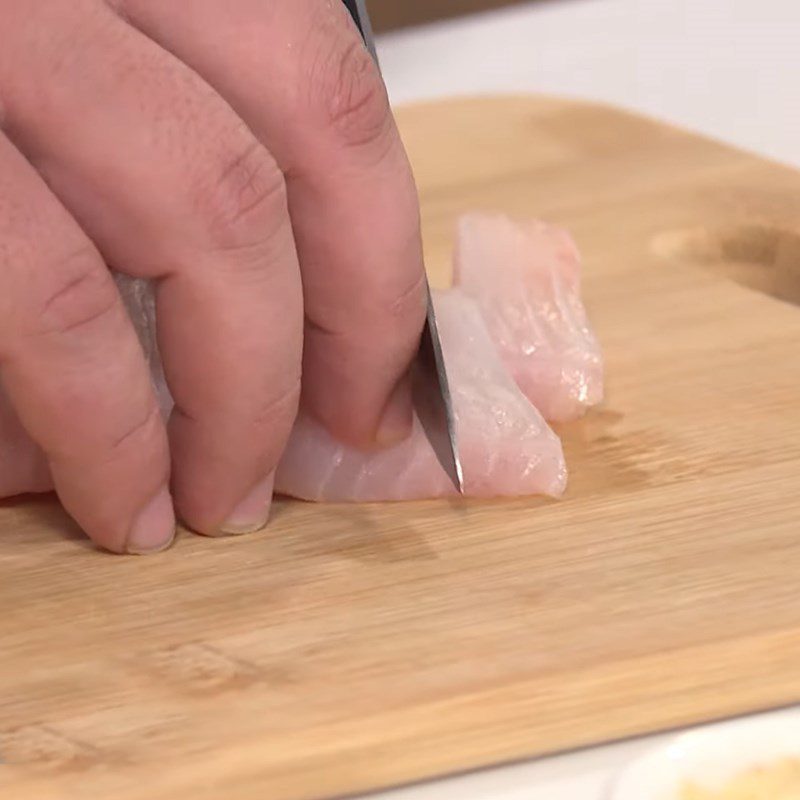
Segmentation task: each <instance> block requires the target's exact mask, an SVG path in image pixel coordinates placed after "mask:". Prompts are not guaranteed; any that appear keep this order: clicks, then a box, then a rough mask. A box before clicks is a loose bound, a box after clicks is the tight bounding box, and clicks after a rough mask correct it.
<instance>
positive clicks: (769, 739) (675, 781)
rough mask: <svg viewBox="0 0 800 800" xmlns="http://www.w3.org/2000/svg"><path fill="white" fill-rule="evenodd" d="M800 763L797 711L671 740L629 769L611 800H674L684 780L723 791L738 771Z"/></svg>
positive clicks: (721, 725)
mask: <svg viewBox="0 0 800 800" xmlns="http://www.w3.org/2000/svg"><path fill="white" fill-rule="evenodd" d="M791 757H794V758H800V711H798V712H795V711H792V712H789V713H783V714H780V715H776V716H774V717H770V718H766V719H762V718H745V719H738V720H734V721H731V722H725V723H721V724H719V725H712V726H710V727H708V728H702V729H700V730H696V731H691V732H689V733H685V734H682V735H681V736H678V737H676V738H675V739H673V740H672V741H671V742H670V743H668V744H666V745H664V746H663V747H659V748H657V749H655V750H652V751H651V752H649V753H646V754H645V755H644V756H642V757H641V758H639V759H637V760H636V761H634V762H633V763H632V764H630V765H629V766H628V767H627V768H626V769H625V770H624V771H623V772H622V773H621V774H620V776H619V778H618V779H617V781H616V783H615V785H614V788H613V791H612V793H611V800H678V798H679V797H680V791H681V789H682V788H683V786H684V784H685V783H686V782H687V781H695V782H697V783H699V784H700V785H701V786H703V787H706V786H708V787H710V788H716V787H717V786H720V787H722V786H724V785H725V783H726V782H727V781H730V780H731V779H732V778H735V777H736V776H737V775H739V774H741V773H742V772H743V771H746V770H749V769H752V768H754V767H757V766H762V765H767V764H770V763H772V762H774V761H776V760H779V759H782V758H791Z"/></svg>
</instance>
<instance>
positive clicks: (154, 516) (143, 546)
mask: <svg viewBox="0 0 800 800" xmlns="http://www.w3.org/2000/svg"><path fill="white" fill-rule="evenodd" d="M174 538H175V510H174V509H173V507H172V498H171V497H170V494H169V490H168V489H167V487H166V486H164V487H162V489H161V491H159V492H158V494H157V495H156V496H155V497H154V498H153V499H152V500H150V502H149V503H148V504H147V505H146V506H145V507H144V508H143V509H142V510H141V511H140V512H139V516H138V517H136V519H135V520H134V523H133V526H132V527H131V532H130V535H129V536H128V541H127V544H126V547H125V549H126V550H127V552H128V553H131V554H132V555H150V554H152V553H160V552H161V551H162V550H166V549H167V548H168V547H169V546H170V545H171V544H172V540H173V539H174Z"/></svg>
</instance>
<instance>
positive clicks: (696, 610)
mask: <svg viewBox="0 0 800 800" xmlns="http://www.w3.org/2000/svg"><path fill="white" fill-rule="evenodd" d="M400 121H401V125H402V128H403V132H404V136H405V139H406V141H407V144H408V148H409V151H410V153H411V157H412V159H413V161H414V164H415V167H416V170H417V175H418V179H419V183H420V188H421V196H422V206H423V217H424V233H425V242H426V251H427V258H428V263H429V266H430V269H431V272H432V276H433V278H434V280H435V282H436V283H438V284H443V283H445V282H446V281H447V275H448V269H449V267H448V260H449V250H450V245H451V232H452V229H453V224H454V221H455V219H456V216H457V214H458V213H459V212H461V211H464V210H467V209H473V208H488V209H501V210H504V211H507V212H510V213H513V214H520V215H526V216H539V217H544V218H547V219H550V220H553V221H556V222H559V223H562V224H565V225H567V226H569V228H570V229H572V231H573V232H574V233H575V235H576V237H577V240H578V242H579V243H580V245H581V247H582V250H583V252H584V253H585V257H586V273H585V274H586V279H585V288H586V297H587V301H588V304H589V306H590V309H591V312H592V316H593V319H594V320H595V322H596V327H597V330H598V332H599V335H600V337H601V339H602V341H603V344H604V347H605V351H606V354H607V362H608V384H609V392H608V400H607V403H606V404H605V406H604V407H603V408H602V409H600V410H598V411H596V412H594V413H592V414H591V415H590V416H589V417H588V418H587V419H586V420H584V421H583V422H581V423H579V424H576V425H572V426H567V427H565V428H564V430H563V434H564V437H565V443H566V450H567V456H568V462H569V465H570V467H571V471H572V477H571V484H570V489H569V492H568V495H567V497H566V498H565V499H564V500H563V501H561V502H543V501H540V500H519V501H515V502H509V503H499V502H498V503H473V502H468V503H465V504H463V505H458V504H447V503H418V504H408V505H393V506H379V505H375V506H359V507H346V506H311V505H304V504H302V503H294V502H283V503H280V504H279V505H278V508H277V510H276V518H275V520H274V523H273V525H272V527H271V529H270V530H269V532H268V533H267V534H266V535H261V536H254V537H248V538H243V539H239V540H227V541H220V540H205V539H200V538H196V537H192V536H188V535H186V536H183V537H182V538H181V539H180V541H179V543H178V545H177V546H176V547H175V549H173V550H172V551H170V552H168V553H166V554H163V555H162V556H159V557H156V558H153V559H129V558H119V557H112V556H107V555H103V554H101V553H98V552H96V551H94V550H93V549H92V548H91V547H90V546H89V545H88V544H86V543H85V542H84V541H83V540H82V539H81V538H80V537H79V535H78V534H77V533H76V532H75V531H74V529H73V528H72V527H71V526H70V524H69V523H68V522H67V520H66V519H65V517H64V515H63V514H62V513H61V512H60V511H59V509H58V508H57V506H56V505H55V504H54V503H53V502H51V501H50V500H46V499H39V500H24V501H16V502H12V503H6V504H5V505H4V506H3V508H2V510H0V545H1V546H0V608H2V610H3V612H4V613H3V616H2V619H1V620H0V643H1V645H0V646H1V647H2V659H0V752H1V753H2V754H3V757H4V758H5V760H6V761H7V762H11V763H9V764H8V765H7V766H5V767H2V768H0V796H2V797H13V798H15V800H28V798H30V799H31V800H33V799H34V798H35V800H47V798H51V797H52V798H58V800H62V798H66V799H67V800H72V798H76V799H77V798H80V800H100V799H101V798H102V800H106V799H107V798H111V797H113V798H115V800H145V798H146V800H182V798H187V799H188V798H191V799H192V800H212V798H214V800H216V799H217V798H220V797H225V798H228V799H229V800H256V798H258V800H262V799H263V798H270V800H299V799H301V798H322V797H331V796H334V795H340V794H344V793H350V792H358V791H363V790H367V789H372V788H376V787H381V786H386V785H389V784H396V783H401V782H405V781H410V780H416V779H420V778H425V777H430V776H434V775H439V774H442V773H446V772H450V771H455V770H463V769H467V768H473V767H477V766H481V765H486V764H492V763H497V762H501V761H506V760H510V759H517V758H521V757H526V756H532V755H536V754H543V753H550V752H554V751H557V750H561V749H564V748H573V747H577V746H581V745H588V744H592V743H596V742H600V741H604V740H609V739H614V738H617V737H623V736H628V735H632V734H639V733H643V732H648V731H654V730H657V729H663V728H665V727H671V726H676V725H683V724H687V723H695V722H699V721H701V720H707V719H711V718H717V717H722V716H727V715H732V714H738V713H742V712H747V711H752V710H756V709H763V708H766V707H772V706H778V705H782V704H786V703H789V702H793V701H797V700H799V699H800V671H799V670H798V667H797V665H798V663H800V599H799V598H798V591H797V576H798V574H800V523H799V522H798V507H799V506H800V492H799V491H798V490H800V308H798V307H797V304H798V302H800V277H799V276H800V270H799V268H798V265H800V257H799V256H800V227H799V226H800V223H798V220H800V176H798V174H797V173H796V172H793V171H791V170H789V169H786V168H783V167H780V166H777V165H772V164H768V163H765V162H764V161H761V160H759V159H757V158H755V157H752V156H749V155H746V154H742V153H739V152H736V151H733V150H730V149H728V148H727V147H724V146H721V145H719V144H716V143H713V142H710V141H706V140H704V139H700V138H697V137H695V136H692V135H689V134H687V133H683V132H681V131H677V130H673V129H671V128H669V127H666V126H663V125H660V124H657V123H654V122H650V121H647V120H643V119H639V118H637V117H633V116H630V115H627V114H624V113H622V112H619V111H615V110H612V109H607V108H600V107H595V106H587V105H579V104H572V103H566V102H561V101H557V100H545V99H532V98H507V99H488V98H487V99H479V100H462V101H454V102H450V103H445V104H438V105H429V106H422V107H416V108H410V109H406V110H404V111H402V113H401V114H400ZM376 247H379V243H376Z"/></svg>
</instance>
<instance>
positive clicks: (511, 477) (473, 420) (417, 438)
mask: <svg viewBox="0 0 800 800" xmlns="http://www.w3.org/2000/svg"><path fill="white" fill-rule="evenodd" d="M434 303H435V307H436V318H437V322H438V327H439V335H440V337H441V340H442V351H443V352H444V354H445V359H446V363H447V372H448V379H449V382H450V388H451V394H452V398H453V411H454V414H455V420H456V430H457V432H458V443H459V453H460V455H461V460H462V465H463V467H464V483H465V492H466V494H468V495H470V496H472V497H496V496H520V495H533V494H546V495H552V496H558V495H560V494H561V493H562V492H563V491H564V487H565V485H566V480H567V470H566V465H565V463H564V454H563V452H562V450H561V442H560V440H559V438H558V437H557V436H556V435H555V433H553V431H552V430H550V428H549V426H548V425H547V423H546V422H545V421H544V419H543V418H542V416H541V414H539V412H538V411H537V410H536V408H534V406H532V405H531V403H530V402H529V401H528V399H527V398H526V397H525V396H524V395H523V394H522V392H521V391H520V389H519V387H518V386H517V384H516V383H514V380H513V378H512V377H511V375H510V374H509V373H508V370H506V369H505V367H504V366H503V364H502V362H501V361H500V359H499V358H498V355H497V350H496V349H495V346H494V344H493V343H492V340H491V338H490V336H489V331H488V330H487V328H486V324H485V323H484V321H483V318H482V317H481V314H480V311H479V309H478V306H477V305H476V303H475V302H474V301H472V300H471V299H470V298H468V297H467V296H466V295H464V294H463V293H462V292H460V291H459V290H458V289H451V290H449V291H446V292H438V293H436V294H435V295H434ZM275 488H276V490H277V491H278V492H281V493H283V494H289V495H292V496H294V497H301V498H303V499H305V500H327V501H339V502H341V501H378V500H411V499H419V498H431V497H442V496H446V495H453V494H455V493H456V492H455V489H454V487H453V485H452V483H451V482H450V479H449V478H448V477H447V475H446V474H445V472H444V470H443V469H442V467H441V466H440V464H439V462H438V461H437V460H436V456H435V455H434V452H433V450H432V448H431V446H430V444H429V443H428V439H427V437H426V436H425V433H424V431H423V430H422V427H421V425H420V424H419V422H418V421H415V427H414V430H413V433H412V435H411V437H410V438H409V439H407V440H406V441H405V442H403V443H401V444H399V445H397V446H396V447H393V448H391V449H389V450H382V451H378V452H375V453H363V452H360V451H358V450H355V449H353V448H350V447H345V446H343V445H341V444H339V443H338V442H337V441H335V440H334V439H333V438H332V437H331V436H330V435H329V434H328V433H327V432H326V431H325V430H323V429H322V428H321V427H320V426H319V425H318V424H317V423H316V422H314V421H313V420H311V419H309V418H308V417H307V416H305V415H302V414H301V416H300V418H299V419H298V421H297V423H296V424H295V428H294V430H293V432H292V435H291V438H290V440H289V445H288V447H287V449H286V452H285V454H284V457H283V459H282V461H281V464H280V467H279V468H278V473H277V477H276V481H275Z"/></svg>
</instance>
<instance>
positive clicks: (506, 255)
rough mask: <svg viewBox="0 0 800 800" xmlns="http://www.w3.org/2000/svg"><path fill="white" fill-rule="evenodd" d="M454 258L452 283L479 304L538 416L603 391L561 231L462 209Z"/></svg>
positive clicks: (579, 405)
mask: <svg viewBox="0 0 800 800" xmlns="http://www.w3.org/2000/svg"><path fill="white" fill-rule="evenodd" d="M454 261H455V263H454V276H455V283H456V285H457V286H459V287H460V288H461V289H462V290H463V291H464V292H465V293H466V294H468V295H469V296H470V297H472V298H473V299H474V300H475V301H476V302H477V303H478V305H479V306H480V309H481V313H482V315H483V318H484V320H485V321H486V324H487V326H488V328H489V332H490V334H491V337H492V339H493V341H494V342H495V344H496V345H497V348H498V350H499V352H500V357H501V358H502V359H503V362H504V363H505V365H506V367H507V368H508V370H509V371H510V372H511V374H512V375H513V376H514V380H516V382H517V383H518V384H519V386H520V388H521V389H522V391H523V392H524V393H525V395H526V396H527V397H528V398H529V399H530V401H531V402H532V403H533V404H534V405H535V406H536V407H537V408H538V409H539V411H541V413H542V414H543V415H544V417H545V419H548V420H551V421H553V422H564V421H568V420H573V419H577V418H579V417H581V416H582V415H583V414H584V413H585V412H586V410H587V409H588V408H590V407H591V406H594V405H596V404H598V403H599V402H600V401H601V400H602V399H603V359H602V355H601V352H600V344H599V342H598V341H597V337H596V336H595V334H594V332H593V330H592V327H591V325H590V323H589V318H588V316H587V314H586V309H585V308H584V305H583V302H582V300H581V275H580V255H579V253H578V249H577V248H576V246H575V244H574V243H573V241H572V239H571V238H570V236H569V234H567V233H566V231H564V230H562V229H561V228H557V227H555V226H553V225H548V224H546V223H544V222H539V221H528V222H517V221H514V220H512V219H510V218H509V217H506V216H501V215H491V214H469V215H466V216H464V217H462V218H461V220H460V221H459V224H458V233H457V239H456V248H455V257H454Z"/></svg>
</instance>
